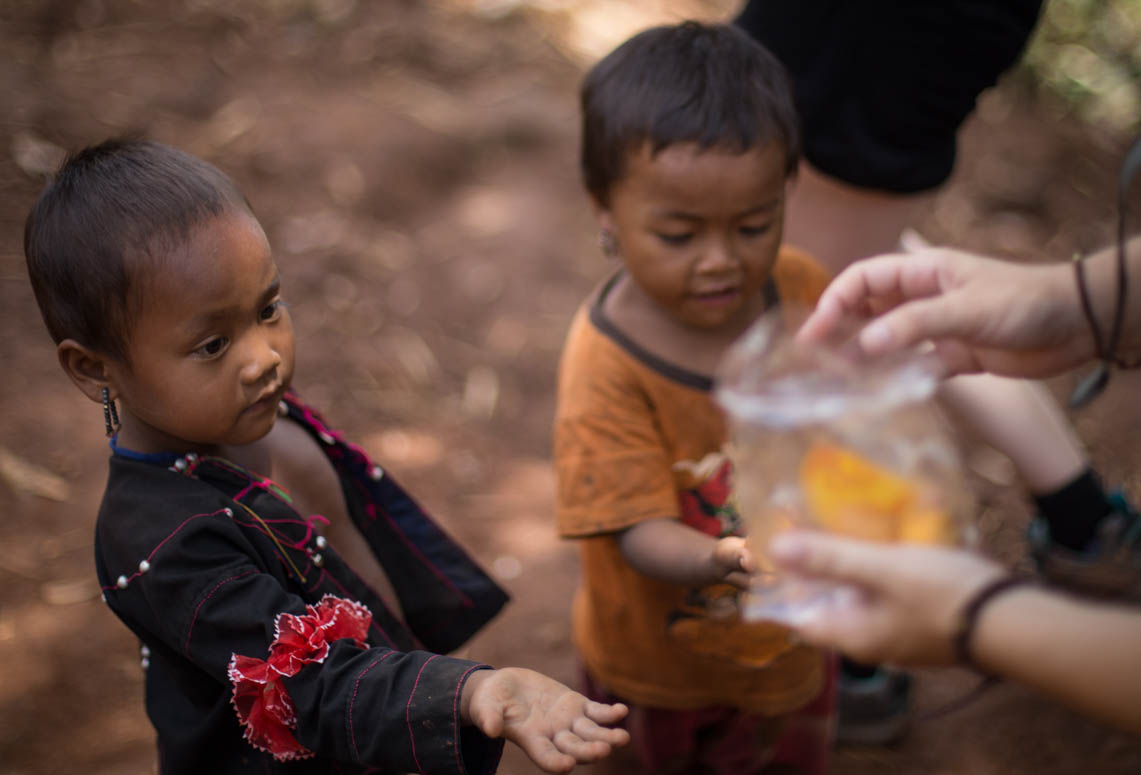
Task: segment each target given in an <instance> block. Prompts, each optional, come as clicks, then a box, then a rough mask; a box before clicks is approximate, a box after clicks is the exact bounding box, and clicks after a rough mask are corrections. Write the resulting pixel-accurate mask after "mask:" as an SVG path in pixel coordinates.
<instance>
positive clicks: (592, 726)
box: [460, 667, 630, 772]
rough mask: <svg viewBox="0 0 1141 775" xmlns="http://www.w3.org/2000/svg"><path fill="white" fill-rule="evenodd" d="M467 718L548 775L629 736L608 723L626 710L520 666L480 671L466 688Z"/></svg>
mask: <svg viewBox="0 0 1141 775" xmlns="http://www.w3.org/2000/svg"><path fill="white" fill-rule="evenodd" d="M460 711H461V713H462V715H463V718H464V719H466V720H467V721H469V722H470V723H472V724H474V725H475V726H477V727H479V729H480V731H482V732H483V733H484V734H485V735H487V736H488V737H504V738H506V739H508V740H510V741H511V742H513V743H515V744H516V745H517V746H519V747H520V748H522V749H523V751H524V753H526V754H527V755H528V756H529V757H531V761H533V762H535V764H537V765H538V766H539V767H540V768H541V769H542V770H544V771H545V772H570V770H571V769H573V768H574V767H575V765H577V764H585V763H587V762H593V761H597V760H599V759H602V758H605V757H606V756H609V755H610V751H611V749H612V748H615V747H617V746H620V745H625V744H626V743H627V742H629V740H630V735H629V734H628V733H627V732H626V730H624V729H614V728H611V727H610V726H609V725H610V724H614V723H617V722H618V721H621V720H622V718H624V717H625V716H626V706H625V705H622V704H617V705H606V704H603V703H601V702H592V701H591V700H588V699H587V698H586V697H584V696H583V695H581V694H579V693H578V692H576V691H574V690H573V689H570V688H569V687H567V686H564V685H563V684H561V683H559V682H558V681H556V680H555V679H553V678H548V677H547V676H545V675H543V674H542V673H536V672H535V671H534V670H527V669H525V668H520V667H505V668H500V669H498V670H477V671H476V672H474V673H472V674H471V676H470V677H469V678H468V680H467V683H466V684H464V690H463V696H462V698H461V708H460Z"/></svg>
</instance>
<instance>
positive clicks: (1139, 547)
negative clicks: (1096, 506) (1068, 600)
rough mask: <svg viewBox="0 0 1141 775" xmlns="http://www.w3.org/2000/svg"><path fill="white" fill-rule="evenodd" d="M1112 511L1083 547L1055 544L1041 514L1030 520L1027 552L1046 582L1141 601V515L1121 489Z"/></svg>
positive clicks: (1113, 499) (1113, 498)
mask: <svg viewBox="0 0 1141 775" xmlns="http://www.w3.org/2000/svg"><path fill="white" fill-rule="evenodd" d="M1109 500H1110V503H1112V504H1113V511H1112V512H1111V513H1110V514H1109V515H1108V516H1107V517H1105V518H1104V519H1103V520H1102V521H1101V524H1100V525H1098V529H1097V534H1096V536H1095V537H1094V539H1093V541H1091V542H1090V545H1089V546H1088V547H1086V548H1085V549H1084V550H1082V551H1074V550H1073V549H1068V548H1066V547H1064V546H1058V545H1057V544H1055V543H1054V542H1053V541H1052V540H1051V539H1050V526H1049V525H1048V524H1047V523H1046V521H1045V520H1044V519H1042V518H1041V517H1038V518H1035V519H1034V520H1033V521H1032V522H1031V523H1030V529H1029V532H1028V536H1027V537H1028V539H1029V541H1030V556H1031V558H1032V559H1033V560H1034V565H1035V566H1036V567H1037V569H1038V572H1039V573H1041V574H1042V576H1043V577H1044V578H1045V579H1046V580H1047V581H1049V582H1051V583H1053V584H1055V585H1057V586H1059V587H1062V588H1064V589H1069V590H1071V591H1074V592H1078V593H1082V594H1087V595H1092V596H1095V597H1100V598H1106V599H1112V600H1121V601H1133V602H1138V601H1141V516H1139V515H1138V513H1137V511H1136V510H1135V509H1134V508H1133V506H1132V505H1130V503H1129V501H1128V500H1126V498H1125V496H1124V495H1123V494H1122V493H1121V492H1113V493H1110V496H1109Z"/></svg>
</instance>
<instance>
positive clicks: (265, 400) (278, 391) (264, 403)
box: [245, 386, 285, 413]
mask: <svg viewBox="0 0 1141 775" xmlns="http://www.w3.org/2000/svg"><path fill="white" fill-rule="evenodd" d="M284 394H285V387H284V386H279V387H277V388H274V389H273V390H271V391H269V392H267V393H263V394H262V397H261V398H259V399H258V400H257V401H254V402H253V403H252V404H250V405H249V406H247V407H246V409H245V411H246V412H253V413H260V412H261V411H262V410H264V409H268V408H269V407H273V408H274V409H275V410H276V409H277V404H278V402H279V401H280V400H281V397H282V396H283V395H284Z"/></svg>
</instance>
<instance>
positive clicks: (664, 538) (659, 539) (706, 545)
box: [619, 518, 756, 589]
mask: <svg viewBox="0 0 1141 775" xmlns="http://www.w3.org/2000/svg"><path fill="white" fill-rule="evenodd" d="M619 547H620V548H621V551H622V556H623V558H625V560H626V562H628V563H630V565H631V567H633V568H634V569H635V570H637V571H638V572H639V573H643V574H645V575H647V576H650V577H652V578H656V579H660V580H662V581H669V582H672V583H674V584H686V585H691V586H704V585H706V584H716V583H718V582H727V583H729V584H733V585H734V586H738V587H741V588H742V589H744V588H745V587H747V586H748V580H749V574H751V573H752V572H754V571H755V570H756V561H755V559H754V558H753V555H752V553H751V552H750V551H749V550H748V549H747V548H745V539H744V538H740V537H737V536H729V537H726V538H714V537H713V536H711V535H706V534H705V533H702V532H701V531H699V530H694V529H693V528H691V527H689V526H687V525H684V524H682V523H681V522H679V521H678V520H676V519H669V518H662V519H651V520H647V521H645V522H639V523H638V524H636V525H633V526H632V527H629V528H627V529H626V530H624V531H623V532H622V534H621V536H620V537H619Z"/></svg>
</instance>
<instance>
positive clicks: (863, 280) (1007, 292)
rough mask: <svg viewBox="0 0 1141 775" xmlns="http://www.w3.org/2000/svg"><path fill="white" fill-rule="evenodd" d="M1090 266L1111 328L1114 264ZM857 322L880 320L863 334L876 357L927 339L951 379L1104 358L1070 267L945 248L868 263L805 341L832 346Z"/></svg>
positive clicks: (842, 279) (839, 285) (829, 303)
mask: <svg viewBox="0 0 1141 775" xmlns="http://www.w3.org/2000/svg"><path fill="white" fill-rule="evenodd" d="M1088 261H1089V266H1088V271H1089V272H1090V275H1089V282H1090V289H1091V294H1092V295H1093V299H1094V305H1095V309H1096V310H1097V311H1098V314H1099V318H1100V319H1103V320H1105V321H1106V323H1107V324H1108V319H1109V315H1110V311H1111V307H1112V301H1111V300H1110V299H1109V297H1110V296H1111V294H1112V288H1113V280H1112V271H1111V270H1112V268H1113V267H1112V261H1111V256H1110V255H1109V252H1108V251H1107V252H1106V253H1105V254H1101V255H1099V256H1096V257H1094V256H1091V257H1090V258H1089V259H1088ZM852 318H857V319H867V318H874V320H871V322H869V323H868V324H867V326H866V327H864V329H863V330H862V331H860V333H859V335H858V336H859V339H858V341H859V344H860V346H861V348H862V349H863V350H865V351H866V352H868V353H869V354H882V353H885V352H889V351H893V350H898V349H901V348H905V347H908V346H911V345H915V344H918V343H920V342H923V341H927V340H929V341H931V342H933V343H934V345H935V353H936V355H937V357H938V359H939V361H940V364H941V366H942V368H943V369H944V370H945V372H946V374H947V375H952V374H961V373H971V372H979V371H987V372H991V373H993V374H999V375H1005V376H1021V377H1040V376H1047V375H1052V374H1057V373H1059V372H1062V371H1065V370H1067V369H1071V368H1074V367H1076V366H1079V365H1081V364H1082V363H1083V362H1085V361H1087V360H1089V359H1091V358H1093V357H1094V356H1095V354H1096V353H1095V345H1094V341H1093V337H1092V335H1091V333H1090V330H1089V326H1088V325H1087V323H1086V321H1085V319H1084V317H1083V315H1082V310H1081V303H1080V301H1079V298H1078V293H1077V288H1076V285H1075V282H1074V273H1073V269H1072V268H1071V266H1070V265H1069V264H1053V265H1050V266H1035V265H1029V266H1024V265H1019V264H1013V263H1010V262H1006V261H999V260H996V259H991V258H984V257H981V256H975V255H971V254H969V253H964V252H961V251H956V250H948V249H944V248H924V249H921V250H918V251H916V252H913V253H906V254H891V255H884V256H879V257H876V258H871V259H867V260H864V261H860V262H857V263H856V264H853V265H852V266H850V267H849V268H848V269H846V270H845V271H844V272H842V273H841V274H840V275H839V276H838V277H837V278H836V279H835V280H834V281H833V282H832V284H831V285H830V286H829V287H828V289H827V290H826V291H825V292H824V295H823V296H822V297H821V299H820V302H819V304H818V305H817V307H816V311H815V312H814V313H813V314H812V316H811V317H809V319H808V320H807V321H806V322H805V324H804V326H803V327H802V329H801V331H800V334H799V337H800V339H801V340H802V341H818V340H822V339H825V338H827V337H828V336H829V335H830V334H833V333H835V332H836V331H838V330H839V329H840V328H841V326H842V325H843V324H844V321H850V320H851V319H852Z"/></svg>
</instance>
